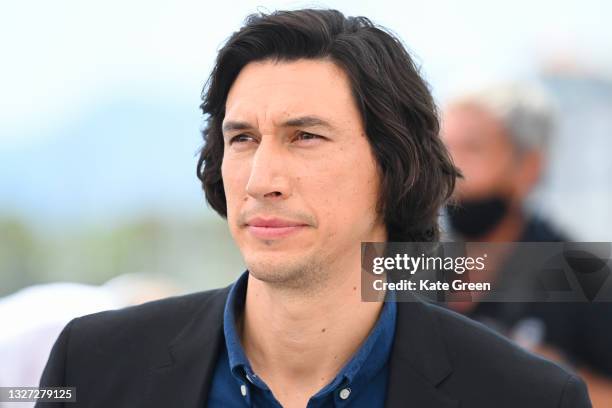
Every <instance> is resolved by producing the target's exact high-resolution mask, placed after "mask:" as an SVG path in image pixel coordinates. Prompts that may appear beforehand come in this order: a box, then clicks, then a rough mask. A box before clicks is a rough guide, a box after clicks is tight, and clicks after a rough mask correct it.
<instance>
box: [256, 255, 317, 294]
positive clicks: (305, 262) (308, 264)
mask: <svg viewBox="0 0 612 408" xmlns="http://www.w3.org/2000/svg"><path fill="white" fill-rule="evenodd" d="M279 258H280V257H279V256H278V255H277V256H259V257H253V258H250V259H246V258H245V263H246V265H247V268H248V270H249V272H250V274H251V275H252V276H253V277H254V278H256V279H258V280H260V281H262V282H265V283H268V284H271V285H274V286H283V287H291V288H304V287H305V286H309V285H311V284H313V283H315V282H319V281H321V279H322V276H319V275H320V274H321V268H319V267H318V265H319V263H318V262H316V260H312V259H307V258H308V257H304V258H301V259H295V258H294V257H290V258H289V257H286V258H285V259H279Z"/></svg>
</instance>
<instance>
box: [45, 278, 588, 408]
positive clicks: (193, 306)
mask: <svg viewBox="0 0 612 408" xmlns="http://www.w3.org/2000/svg"><path fill="white" fill-rule="evenodd" d="M228 291H229V287H227V288H224V289H217V290H212V291H207V292H200V293H195V294H191V295H186V296H181V297H174V298H168V299H164V300H160V301H156V302H151V303H146V304H144V305H140V306H135V307H130V308H127V309H122V310H116V311H107V312H102V313H97V314H93V315H89V316H84V317H80V318H77V319H74V320H72V321H71V322H70V323H69V324H68V325H67V326H66V327H65V328H64V330H63V331H62V333H61V334H60V336H59V338H58V340H57V342H56V344H55V346H54V347H53V350H52V351H51V356H50V357H49V361H48V363H47V366H46V368H45V370H44V373H43V375H42V379H41V387H45V386H74V387H76V398H77V402H76V403H67V404H65V406H66V407H73V408H77V407H104V408H110V407H113V408H114V407H129V408H135V407H164V408H168V407H198V408H200V407H204V406H205V405H206V401H207V397H208V393H209V388H210V385H211V382H212V377H213V373H214V368H215V364H216V361H217V356H218V354H219V350H220V345H221V344H222V342H223V341H224V336H223V308H224V304H225V299H226V297H227V294H228ZM389 370H390V372H389V380H388V389H387V399H386V407H389V408H399V407H409V408H427V407H430V408H452V407H454V408H457V407H462V408H506V407H507V408H510V407H512V408H517V407H518V408H529V407H533V408H553V407H559V408H570V407H571V408H583V407H590V406H591V404H590V402H589V398H588V395H587V391H586V387H585V385H584V383H583V381H582V380H580V379H579V378H578V377H576V376H575V375H573V374H570V373H569V372H567V371H565V370H564V369H562V368H560V367H559V366H557V365H555V364H553V363H551V362H548V361H547V360H544V359H541V358H539V357H536V356H534V355H532V354H529V353H527V352H525V351H522V350H521V349H519V348H518V347H516V346H514V345H513V344H511V343H510V342H509V341H507V340H505V339H504V338H502V337H501V336H499V335H497V334H495V333H493V332H492V331H490V330H488V329H486V328H485V327H484V326H482V325H480V324H478V323H475V322H473V321H471V320H469V319H467V318H465V317H463V316H460V315H458V314H456V313H454V312H451V311H448V310H445V309H443V308H441V307H438V306H435V305H431V304H426V303H422V302H414V303H412V302H411V303H398V310H397V326H396V333H395V340H394V344H393V348H392V351H391V355H390V365H389ZM37 406H40V407H52V406H55V407H59V406H63V405H62V404H51V403H45V404H41V403H39V404H38V405H37Z"/></svg>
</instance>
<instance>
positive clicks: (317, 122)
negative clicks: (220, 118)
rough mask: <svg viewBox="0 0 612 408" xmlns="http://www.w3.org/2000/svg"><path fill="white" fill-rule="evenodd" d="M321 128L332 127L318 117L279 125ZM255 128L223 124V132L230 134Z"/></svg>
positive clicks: (246, 125) (241, 124) (246, 123)
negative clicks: (234, 131)
mask: <svg viewBox="0 0 612 408" xmlns="http://www.w3.org/2000/svg"><path fill="white" fill-rule="evenodd" d="M313 126H323V127H326V128H328V129H333V126H332V125H331V124H330V123H329V122H328V121H326V120H324V119H322V118H319V117H318V116H300V117H298V118H292V119H288V120H286V121H284V122H283V123H281V127H313ZM254 127H255V126H253V125H251V124H250V123H248V122H241V121H234V120H228V121H227V122H224V123H223V128H222V130H223V132H230V131H233V130H248V129H253V128H254Z"/></svg>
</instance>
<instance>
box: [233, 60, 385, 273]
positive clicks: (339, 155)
mask: <svg viewBox="0 0 612 408" xmlns="http://www.w3.org/2000/svg"><path fill="white" fill-rule="evenodd" d="M223 128H224V130H223V137H224V155H223V164H222V167H221V172H222V177H223V185H224V189H225V196H226V199H227V219H228V223H229V227H230V232H231V234H232V236H233V238H234V240H235V241H236V243H237V244H238V246H239V248H240V250H241V252H242V254H243V256H244V259H245V262H246V264H247V267H248V268H249V270H250V272H251V273H252V274H253V275H254V276H255V277H257V278H258V279H261V280H263V281H269V282H276V283H283V284H293V285H303V284H304V283H305V282H304V280H307V279H321V278H322V277H321V274H320V273H319V274H317V271H324V270H326V269H328V268H327V267H329V266H331V267H333V266H334V265H349V264H350V265H353V264H354V258H355V257H356V259H357V262H359V254H360V242H361V241H382V240H384V239H386V231H385V227H384V225H383V224H382V221H381V220H380V219H379V217H378V215H377V213H376V207H377V202H378V197H379V174H378V170H377V165H376V162H375V159H374V156H373V154H372V151H371V149H370V145H369V142H368V140H367V138H366V135H365V131H364V129H363V125H362V123H361V117H360V114H359V111H358V109H357V107H356V105H355V102H354V100H353V97H352V94H351V89H350V85H349V80H348V78H347V77H346V74H345V73H344V72H343V71H342V70H341V69H340V68H339V67H337V66H336V65H335V64H333V63H332V62H329V61H326V60H298V61H293V62H273V61H263V62H253V63H250V64H248V65H247V66H246V67H245V68H244V69H243V70H242V71H241V72H240V74H239V75H238V77H237V78H236V81H235V82H234V84H233V85H232V88H231V89H230V92H229V95H228V98H227V102H226V114H225V118H224V122H223ZM349 257H350V258H349ZM347 259H352V262H345V261H347Z"/></svg>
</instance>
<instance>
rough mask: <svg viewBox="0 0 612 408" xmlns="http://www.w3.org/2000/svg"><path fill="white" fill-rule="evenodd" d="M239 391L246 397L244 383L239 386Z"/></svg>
mask: <svg viewBox="0 0 612 408" xmlns="http://www.w3.org/2000/svg"><path fill="white" fill-rule="evenodd" d="M240 393H241V394H242V396H243V397H246V385H244V384H242V385H241V386H240Z"/></svg>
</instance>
